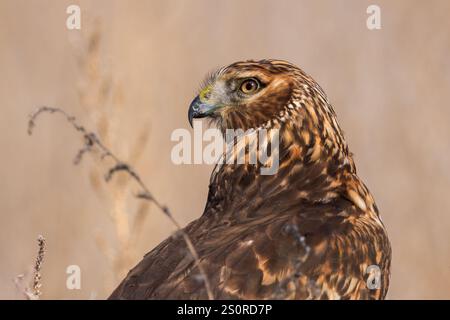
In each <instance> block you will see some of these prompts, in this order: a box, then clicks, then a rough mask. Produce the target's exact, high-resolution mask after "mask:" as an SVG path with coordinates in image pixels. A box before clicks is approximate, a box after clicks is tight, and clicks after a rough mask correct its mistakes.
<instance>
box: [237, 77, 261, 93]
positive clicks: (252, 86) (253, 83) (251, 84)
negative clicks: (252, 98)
mask: <svg viewBox="0 0 450 320" xmlns="http://www.w3.org/2000/svg"><path fill="white" fill-rule="evenodd" d="M258 89H259V82H258V81H257V80H256V79H247V80H244V81H243V82H242V84H241V91H242V92H243V93H245V94H251V93H254V92H256V91H257V90H258Z"/></svg>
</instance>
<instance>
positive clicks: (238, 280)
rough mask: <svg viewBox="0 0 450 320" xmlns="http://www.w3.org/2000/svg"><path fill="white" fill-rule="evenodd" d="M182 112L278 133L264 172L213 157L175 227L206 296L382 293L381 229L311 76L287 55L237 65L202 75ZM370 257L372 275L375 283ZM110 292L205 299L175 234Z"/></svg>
mask: <svg viewBox="0 0 450 320" xmlns="http://www.w3.org/2000/svg"><path fill="white" fill-rule="evenodd" d="M189 116H190V120H191V119H192V118H195V117H208V118H210V119H212V120H213V121H214V122H215V123H216V124H217V126H218V127H219V128H221V129H222V130H223V131H224V130H225V129H227V128H232V129H238V128H240V129H243V130H260V129H262V128H267V129H277V130H279V137H280V142H279V143H280V144H279V169H278V171H277V172H276V173H275V174H273V175H262V174H260V170H259V169H260V166H261V165H259V164H256V165H255V164H250V163H245V164H223V165H217V167H216V168H215V170H214V171H213V173H212V175H211V181H210V186H209V194H208V200H207V203H206V207H205V210H204V212H203V215H202V216H201V217H200V218H198V219H197V220H195V221H193V222H191V223H190V224H189V225H188V226H187V227H186V228H185V229H184V230H185V232H186V233H187V234H188V235H189V237H190V238H191V240H192V242H193V244H194V246H195V248H196V250H197V252H198V254H199V256H200V263H201V264H202V266H203V269H204V270H205V272H206V274H207V277H208V280H209V282H210V284H211V287H212V291H213V295H214V298H216V299H382V298H384V297H385V296H386V293H387V289H388V285H389V268H390V259H391V249H390V244H389V240H388V238H387V234H386V230H385V228H384V225H383V223H382V222H381V219H380V217H379V213H378V209H377V207H376V204H375V202H374V199H373V197H372V195H371V194H370V192H369V190H368V189H367V188H366V186H365V185H364V184H363V182H362V181H361V180H360V178H359V177H358V176H357V174H356V169H355V165H354V162H353V158H352V154H351V153H350V151H349V149H348V146H347V144H346V142H345V139H344V136H343V133H342V131H341V129H340V127H339V125H338V123H337V120H336V115H335V113H334V111H333V108H332V107H331V105H330V103H329V101H328V99H327V97H326V95H325V93H324V92H323V90H322V89H321V88H320V86H319V85H318V84H317V83H316V82H315V81H314V80H313V79H312V78H311V77H310V76H308V75H306V74H305V73H304V72H303V71H301V70H300V69H299V68H297V67H295V66H294V65H292V64H290V63H288V62H285V61H278V60H263V61H257V62H255V61H246V62H238V63H234V64H232V65H230V66H228V67H225V68H222V69H220V70H219V71H218V72H216V73H214V74H213V75H212V76H210V77H209V78H208V80H207V81H206V83H205V85H204V87H203V89H202V90H201V92H200V94H199V97H197V98H196V99H195V100H194V102H193V104H192V105H191V108H190V112H189ZM245 150H246V152H248V149H245ZM373 265H375V266H376V267H375V270H379V271H380V272H379V273H378V274H376V275H375V276H380V277H379V280H380V281H379V282H377V281H376V280H375V281H374V282H372V280H373V279H372V278H371V275H372V276H373V274H372V273H371V272H370V270H373V269H371V268H372V267H369V266H373ZM377 268H378V269H377ZM377 279H378V278H377ZM371 283H377V284H378V285H375V287H373V286H370V284H371ZM368 284H369V285H368ZM110 298H112V299H207V298H208V296H207V292H206V290H205V286H204V282H203V280H202V278H201V277H200V276H199V270H198V268H197V267H196V266H195V261H194V259H193V258H192V256H191V255H190V253H189V251H188V250H187V248H186V245H185V243H184V240H183V238H181V237H170V238H168V239H166V240H165V241H163V242H162V243H161V244H160V245H158V246H157V247H156V248H155V249H153V250H152V251H151V252H149V253H148V254H147V255H146V256H145V257H144V258H143V260H142V261H141V262H140V263H139V264H138V265H137V266H136V267H135V268H133V269H132V270H131V271H130V272H129V274H128V275H127V277H126V278H125V279H124V280H123V281H122V283H121V284H120V285H119V287H118V288H117V289H116V290H115V291H114V292H113V294H112V295H111V297H110Z"/></svg>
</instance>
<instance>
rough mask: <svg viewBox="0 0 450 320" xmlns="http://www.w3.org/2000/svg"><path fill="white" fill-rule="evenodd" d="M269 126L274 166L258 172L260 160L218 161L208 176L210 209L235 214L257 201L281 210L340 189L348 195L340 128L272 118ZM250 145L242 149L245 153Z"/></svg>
mask: <svg viewBox="0 0 450 320" xmlns="http://www.w3.org/2000/svg"><path fill="white" fill-rule="evenodd" d="M271 129H272V130H278V131H277V132H278V136H279V152H278V155H279V159H278V161H279V165H278V168H277V170H276V171H275V172H273V174H262V172H261V169H262V167H264V166H263V165H261V163H259V162H258V163H256V164H252V163H248V162H247V161H246V162H245V163H244V164H236V163H229V164H222V165H219V166H218V167H216V169H215V171H214V172H213V174H212V176H211V184H210V193H209V201H208V202H209V203H210V204H211V206H213V207H214V206H218V207H217V208H209V210H210V211H220V212H228V213H229V214H236V213H237V214H240V213H241V212H242V210H240V207H241V206H242V207H243V208H244V207H246V208H253V209H254V210H255V211H258V208H260V207H261V206H264V207H271V206H278V209H280V210H282V209H281V207H289V206H295V205H297V204H299V203H303V204H304V203H311V204H314V205H317V204H318V203H329V202H332V201H333V200H334V199H336V198H339V197H341V196H342V195H344V196H345V197H347V198H348V195H347V193H348V190H349V186H350V185H352V184H353V185H355V189H357V188H358V185H359V184H360V181H359V179H358V178H357V176H356V169H355V165H354V162H353V159H352V156H351V153H350V152H349V150H348V147H347V144H346V143H345V141H344V140H343V138H341V137H342V135H341V133H340V132H339V135H336V134H333V135H331V134H327V132H328V131H327V129H326V128H322V129H321V128H317V127H316V126H315V125H314V124H313V123H312V122H311V121H309V122H308V121H295V122H293V121H289V122H280V121H276V122H275V123H272V124H271ZM268 141H270V139H269V140H268ZM269 145H270V143H269ZM235 146H236V145H235ZM267 148H268V149H270V146H269V147H267ZM249 151H250V148H246V149H245V153H246V154H247V153H248V152H249ZM271 151H273V150H271ZM246 159H248V158H247V157H246ZM269 164H270V163H269ZM266 167H267V166H266ZM357 193H358V194H359V192H357ZM360 198H363V197H362V196H361V197H360ZM357 200H358V199H357ZM363 201H364V200H363ZM247 210H251V209H247ZM207 211H208V208H207V210H206V211H205V212H207ZM259 212H260V210H259Z"/></svg>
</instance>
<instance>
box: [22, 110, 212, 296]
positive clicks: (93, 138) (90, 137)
mask: <svg viewBox="0 0 450 320" xmlns="http://www.w3.org/2000/svg"><path fill="white" fill-rule="evenodd" d="M42 113H59V114H62V115H63V116H64V117H65V119H66V120H67V122H68V123H69V124H71V125H72V126H73V128H74V129H75V130H76V131H78V132H79V133H81V134H82V136H83V138H84V141H85V143H84V145H83V147H82V148H81V149H80V150H79V152H78V153H77V155H76V156H75V159H74V163H75V164H77V163H79V162H80V161H81V160H82V158H83V155H84V154H85V153H87V152H91V151H94V149H96V150H98V151H99V152H100V156H101V159H105V158H111V159H112V160H113V162H114V165H113V166H112V167H111V168H109V170H108V171H107V173H106V175H105V180H106V181H107V182H109V181H110V180H111V179H112V177H113V176H114V175H115V174H116V173H117V172H125V173H126V174H127V175H128V176H129V177H130V178H132V180H134V181H135V182H136V183H137V184H138V186H139V188H140V192H139V193H138V194H137V195H136V197H137V198H139V199H144V200H147V201H149V202H151V203H153V204H154V205H155V206H156V207H157V208H158V209H159V210H160V211H161V212H162V213H164V215H165V216H166V217H167V218H169V220H170V221H171V222H172V224H173V225H174V226H175V227H176V229H177V233H179V234H180V235H181V236H182V237H183V239H184V241H185V243H186V246H187V248H188V250H189V252H190V254H191V255H192V257H193V258H194V261H195V265H196V266H197V268H198V270H199V273H200V277H201V279H202V280H203V282H204V285H205V289H206V291H207V293H208V298H209V299H211V300H212V299H214V296H213V293H212V290H211V286H210V283H209V280H208V277H207V275H206V272H205V270H204V269H203V267H202V265H201V263H200V257H199V255H198V253H197V251H196V249H195V247H194V245H193V244H192V241H191V239H190V238H189V236H188V235H187V233H186V232H185V231H184V230H183V229H182V228H181V226H180V224H179V223H178V221H177V220H176V219H175V217H174V216H173V214H172V213H171V212H170V210H169V208H168V207H167V206H165V205H163V204H161V203H160V202H159V201H158V200H157V199H156V198H155V197H154V196H153V194H152V193H151V192H150V189H149V188H148V187H147V186H146V185H145V183H144V182H143V180H142V179H141V177H140V176H139V174H138V173H137V172H136V171H135V169H134V168H133V167H132V166H130V165H129V164H127V163H125V162H123V161H121V160H120V159H119V158H118V157H117V156H116V155H115V154H114V153H112V152H111V151H110V150H109V149H108V148H107V147H106V146H105V145H104V144H103V142H102V141H101V140H100V139H99V138H98V137H97V135H96V134H95V133H93V132H90V131H88V130H86V129H85V128H84V127H83V126H82V125H80V124H79V123H78V122H77V121H76V118H75V117H73V116H71V115H69V114H67V113H66V112H65V111H64V110H62V109H59V108H53V107H48V106H43V107H40V108H38V109H37V110H36V111H34V112H33V113H32V114H30V117H29V122H28V133H29V134H32V133H33V128H34V127H35V124H36V119H37V118H38V117H39V115H41V114H42Z"/></svg>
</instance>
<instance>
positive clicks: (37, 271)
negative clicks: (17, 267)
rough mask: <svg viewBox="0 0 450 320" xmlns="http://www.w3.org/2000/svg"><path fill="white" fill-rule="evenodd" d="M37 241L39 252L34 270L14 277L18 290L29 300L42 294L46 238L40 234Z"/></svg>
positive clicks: (36, 298)
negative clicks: (42, 270)
mask: <svg viewBox="0 0 450 320" xmlns="http://www.w3.org/2000/svg"><path fill="white" fill-rule="evenodd" d="M37 241H38V253H37V257H36V261H35V263H34V267H33V271H32V272H28V273H27V274H20V275H18V276H17V277H16V278H15V279H14V283H15V285H16V288H17V290H18V291H19V292H20V293H21V294H23V296H24V297H25V299H27V300H39V297H40V296H41V294H42V292H41V288H42V283H41V279H42V276H41V269H42V263H43V262H44V256H45V238H44V237H43V236H42V235H39V236H38V238H37ZM31 274H32V275H33V276H32V277H31V276H30V275H31ZM30 278H32V279H30ZM30 283H31V286H30Z"/></svg>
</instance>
